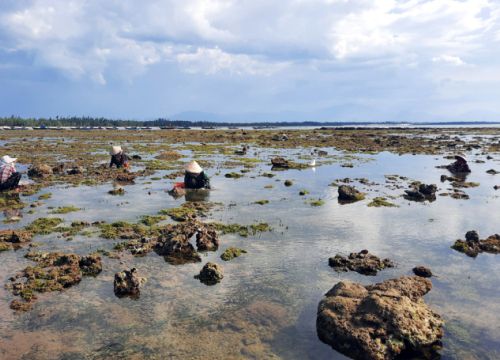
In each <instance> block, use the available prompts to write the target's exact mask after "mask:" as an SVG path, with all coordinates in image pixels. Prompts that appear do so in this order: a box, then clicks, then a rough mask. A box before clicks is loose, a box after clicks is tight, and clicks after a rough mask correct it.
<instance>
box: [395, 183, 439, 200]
mask: <svg viewBox="0 0 500 360" xmlns="http://www.w3.org/2000/svg"><path fill="white" fill-rule="evenodd" d="M436 191H437V186H436V185H434V184H429V185H427V184H420V183H417V184H414V185H412V189H410V190H405V195H404V196H403V197H404V198H405V199H406V200H410V201H419V202H422V201H426V200H427V201H434V200H436Z"/></svg>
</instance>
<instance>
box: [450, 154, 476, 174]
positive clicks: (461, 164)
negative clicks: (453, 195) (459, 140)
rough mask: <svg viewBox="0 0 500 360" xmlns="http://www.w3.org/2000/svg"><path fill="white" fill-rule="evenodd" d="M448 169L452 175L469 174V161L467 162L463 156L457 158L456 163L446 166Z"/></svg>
mask: <svg viewBox="0 0 500 360" xmlns="http://www.w3.org/2000/svg"><path fill="white" fill-rule="evenodd" d="M446 169H448V171H449V172H451V173H452V174H467V173H470V172H471V170H470V167H469V164H467V160H465V159H464V158H463V157H461V156H458V155H457V156H455V162H454V163H451V164H449V165H446Z"/></svg>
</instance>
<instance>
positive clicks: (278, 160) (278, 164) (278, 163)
mask: <svg viewBox="0 0 500 360" xmlns="http://www.w3.org/2000/svg"><path fill="white" fill-rule="evenodd" d="M271 164H272V165H273V167H275V168H282V169H288V168H289V167H290V164H289V163H288V160H286V159H285V158H282V157H280V156H277V157H275V158H272V159H271Z"/></svg>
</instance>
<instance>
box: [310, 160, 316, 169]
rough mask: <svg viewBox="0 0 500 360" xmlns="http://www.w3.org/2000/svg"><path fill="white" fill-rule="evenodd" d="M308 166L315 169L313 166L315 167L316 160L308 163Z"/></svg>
mask: <svg viewBox="0 0 500 360" xmlns="http://www.w3.org/2000/svg"><path fill="white" fill-rule="evenodd" d="M309 166H310V167H315V166H316V159H313V160H312V161H311V162H310V163H309Z"/></svg>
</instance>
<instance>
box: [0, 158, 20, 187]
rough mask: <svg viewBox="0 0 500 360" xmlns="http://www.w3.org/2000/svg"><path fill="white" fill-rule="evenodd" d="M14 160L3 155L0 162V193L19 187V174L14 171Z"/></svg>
mask: <svg viewBox="0 0 500 360" xmlns="http://www.w3.org/2000/svg"><path fill="white" fill-rule="evenodd" d="M16 161H17V159H16V158H11V157H10V156H9V155H4V156H2V158H1V161H0V191H4V190H13V189H16V188H17V187H18V186H19V180H21V174H20V173H18V172H17V170H16V165H15V163H16Z"/></svg>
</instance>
